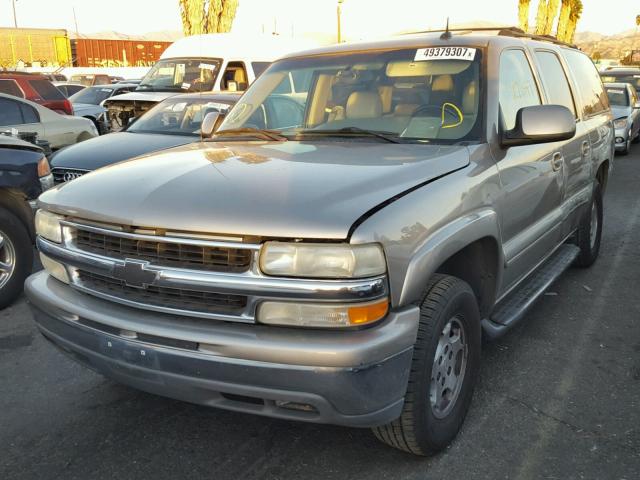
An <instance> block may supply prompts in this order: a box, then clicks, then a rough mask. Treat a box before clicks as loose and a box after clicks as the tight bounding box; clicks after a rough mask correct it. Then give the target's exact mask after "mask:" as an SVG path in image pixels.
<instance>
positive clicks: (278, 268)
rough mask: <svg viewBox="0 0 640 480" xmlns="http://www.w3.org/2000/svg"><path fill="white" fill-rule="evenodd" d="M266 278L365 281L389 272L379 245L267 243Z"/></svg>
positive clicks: (263, 266) (263, 255)
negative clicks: (364, 279) (354, 279)
mask: <svg viewBox="0 0 640 480" xmlns="http://www.w3.org/2000/svg"><path fill="white" fill-rule="evenodd" d="M260 269H261V270H262V271H263V272H264V273H265V274H267V275H277V276H283V277H311V278H362V277H372V276H375V275H381V274H383V273H384V272H385V271H386V263H385V260H384V253H383V252H382V247H381V246H380V245H378V244H374V243H371V244H364V245H349V244H347V243H344V244H341V243H336V244H331V243H284V242H267V243H265V244H264V246H263V247H262V251H261V252H260Z"/></svg>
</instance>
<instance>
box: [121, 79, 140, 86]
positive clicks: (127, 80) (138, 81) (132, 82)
mask: <svg viewBox="0 0 640 480" xmlns="http://www.w3.org/2000/svg"><path fill="white" fill-rule="evenodd" d="M141 81H142V79H141V78H128V79H125V80H120V81H119V82H118V83H129V84H133V85H140V82H141Z"/></svg>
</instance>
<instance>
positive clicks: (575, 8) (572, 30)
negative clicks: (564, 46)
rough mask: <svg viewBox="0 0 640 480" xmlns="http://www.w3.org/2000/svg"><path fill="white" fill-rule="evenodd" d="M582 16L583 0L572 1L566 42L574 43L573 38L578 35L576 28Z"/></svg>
mask: <svg viewBox="0 0 640 480" xmlns="http://www.w3.org/2000/svg"><path fill="white" fill-rule="evenodd" d="M581 16H582V0H571V13H570V14H569V23H568V24H567V31H566V34H565V38H564V41H565V42H568V43H572V42H573V36H574V35H575V34H576V26H577V25H578V20H580V17H581Z"/></svg>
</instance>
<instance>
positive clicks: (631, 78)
mask: <svg viewBox="0 0 640 480" xmlns="http://www.w3.org/2000/svg"><path fill="white" fill-rule="evenodd" d="M600 76H601V77H602V81H603V82H604V83H628V84H630V85H631V86H633V88H635V90H636V94H638V95H640V67H624V68H619V67H613V68H611V69H608V70H606V71H604V72H601V73H600Z"/></svg>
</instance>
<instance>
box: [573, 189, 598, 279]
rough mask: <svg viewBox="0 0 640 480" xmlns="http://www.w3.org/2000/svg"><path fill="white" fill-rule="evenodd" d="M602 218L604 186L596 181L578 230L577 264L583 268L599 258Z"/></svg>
mask: <svg viewBox="0 0 640 480" xmlns="http://www.w3.org/2000/svg"><path fill="white" fill-rule="evenodd" d="M602 219H603V204H602V188H601V187H600V183H599V182H598V181H596V183H595V185H594V186H593V196H592V197H591V204H590V205H589V209H588V211H587V212H585V214H584V216H583V217H582V220H581V221H580V225H579V226H578V230H577V231H576V245H578V247H579V248H580V254H579V255H578V258H577V259H576V261H575V265H576V266H578V267H582V268H587V267H590V266H591V265H593V262H595V261H596V259H597V258H598V254H599V253H600V241H601V239H602Z"/></svg>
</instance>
